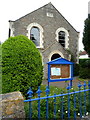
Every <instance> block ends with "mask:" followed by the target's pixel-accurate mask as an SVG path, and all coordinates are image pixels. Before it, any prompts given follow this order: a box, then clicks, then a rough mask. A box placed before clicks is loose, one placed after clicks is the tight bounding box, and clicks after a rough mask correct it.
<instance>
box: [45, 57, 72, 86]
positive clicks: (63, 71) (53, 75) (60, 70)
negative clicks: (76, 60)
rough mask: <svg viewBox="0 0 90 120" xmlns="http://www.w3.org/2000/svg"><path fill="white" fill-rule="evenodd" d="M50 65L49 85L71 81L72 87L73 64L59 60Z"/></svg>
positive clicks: (49, 63) (62, 59)
mask: <svg viewBox="0 0 90 120" xmlns="http://www.w3.org/2000/svg"><path fill="white" fill-rule="evenodd" d="M47 64H48V83H49V82H58V81H67V80H70V85H71V86H72V80H73V63H72V62H71V61H69V60H66V59H64V58H61V57H60V58H57V59H55V60H53V61H50V62H48V63H47Z"/></svg>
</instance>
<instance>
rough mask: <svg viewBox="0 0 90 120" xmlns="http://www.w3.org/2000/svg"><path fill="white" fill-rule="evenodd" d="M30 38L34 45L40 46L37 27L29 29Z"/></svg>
mask: <svg viewBox="0 0 90 120" xmlns="http://www.w3.org/2000/svg"><path fill="white" fill-rule="evenodd" d="M30 40H32V41H33V42H34V43H35V45H36V46H40V30H39V28H38V27H32V28H31V30H30Z"/></svg>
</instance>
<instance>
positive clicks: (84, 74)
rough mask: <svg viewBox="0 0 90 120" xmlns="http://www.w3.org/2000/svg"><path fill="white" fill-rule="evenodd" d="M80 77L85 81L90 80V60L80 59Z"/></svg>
mask: <svg viewBox="0 0 90 120" xmlns="http://www.w3.org/2000/svg"><path fill="white" fill-rule="evenodd" d="M79 63H80V71H79V77H80V78H83V79H90V59H80V60H79Z"/></svg>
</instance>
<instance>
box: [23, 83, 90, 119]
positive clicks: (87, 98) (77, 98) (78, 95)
mask: <svg viewBox="0 0 90 120" xmlns="http://www.w3.org/2000/svg"><path fill="white" fill-rule="evenodd" d="M86 86H87V87H86ZM82 88H83V89H82ZM70 90H71V87H70V86H69V85H68V87H67V93H63V92H62V93H61V94H58V95H57V94H54V95H52V96H49V93H50V90H49V87H48V86H47V87H46V90H45V92H46V96H45V97H41V93H42V91H41V90H40V87H38V90H37V92H36V93H37V94H38V98H32V97H33V96H32V94H33V91H32V90H31V88H30V89H29V91H28V93H27V94H28V95H29V99H28V100H24V102H29V119H30V120H31V119H32V115H33V112H32V109H33V108H32V101H38V105H37V110H38V114H37V118H38V120H40V118H41V108H40V107H41V104H40V101H41V100H44V99H45V100H46V106H45V107H46V111H45V112H46V115H45V116H46V117H45V118H46V120H48V119H49V114H50V113H49V99H50V98H53V118H54V119H56V118H57V99H56V98H58V97H59V98H60V114H61V116H60V119H62V120H63V119H64V118H65V114H66V113H65V110H64V109H65V104H66V103H65V102H64V96H67V111H66V112H67V118H68V120H69V119H70V118H71V113H70V112H71V107H72V106H71V95H73V118H74V120H76V118H77V111H78V112H79V114H80V118H82V117H83V116H84V117H85V116H86V113H87V108H86V106H87V102H88V104H89V106H90V81H89V82H88V85H87V84H86V82H84V84H83V85H81V84H80V83H79V84H78V91H74V90H73V91H72V92H71V91H70ZM86 92H88V93H86ZM82 93H83V95H82ZM77 104H78V106H79V107H78V110H77ZM88 109H90V108H88ZM89 112H90V110H89ZM45 118H44V119H45Z"/></svg>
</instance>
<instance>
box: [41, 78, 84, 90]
mask: <svg viewBox="0 0 90 120" xmlns="http://www.w3.org/2000/svg"><path fill="white" fill-rule="evenodd" d="M79 82H80V81H79V80H78V77H74V79H73V81H72V86H73V87H74V86H75V87H76V86H77V85H78V83H79ZM69 83H70V81H59V82H50V83H49V85H50V86H56V87H61V88H66V87H67V86H68V84H69ZM80 83H81V84H83V83H84V82H80ZM42 84H43V85H48V81H47V80H43V82H42Z"/></svg>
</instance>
